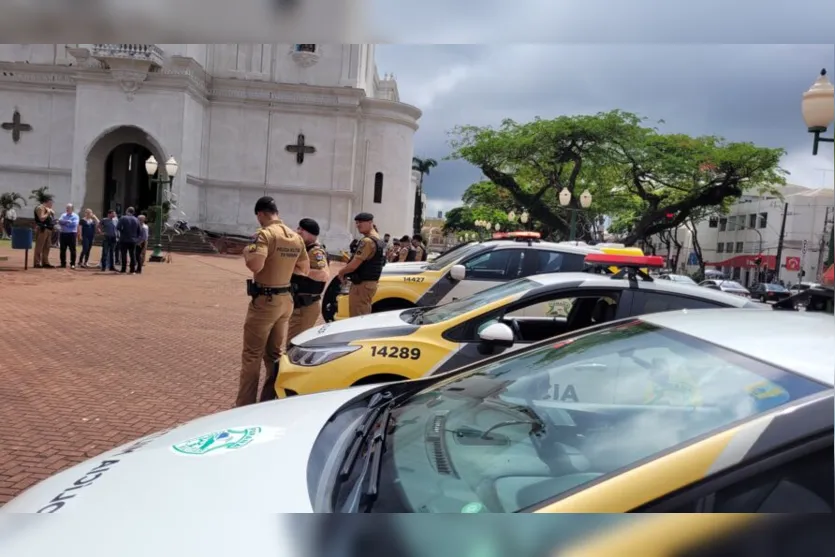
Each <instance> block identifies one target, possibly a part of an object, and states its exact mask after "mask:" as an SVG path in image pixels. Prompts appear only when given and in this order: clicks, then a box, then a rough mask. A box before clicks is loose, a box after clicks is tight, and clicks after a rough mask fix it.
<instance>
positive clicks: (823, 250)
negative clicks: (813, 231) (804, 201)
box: [815, 207, 831, 282]
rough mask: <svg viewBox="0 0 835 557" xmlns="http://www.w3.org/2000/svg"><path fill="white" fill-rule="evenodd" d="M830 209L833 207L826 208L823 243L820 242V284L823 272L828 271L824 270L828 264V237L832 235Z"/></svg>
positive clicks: (822, 235) (818, 274) (818, 265)
mask: <svg viewBox="0 0 835 557" xmlns="http://www.w3.org/2000/svg"><path fill="white" fill-rule="evenodd" d="M830 209H831V207H827V208H826V216H825V217H824V219H823V232H822V233H821V241H820V245H819V246H818V262H817V270H818V272H817V276H816V277H815V280H816V281H818V282H820V278H821V276H822V275H823V272H824V271H825V270H826V269H824V266H825V264H826V258H827V254H826V240H827V237H829V235H830V230H829V224H830V220H829V212H830ZM830 247H831V246H830Z"/></svg>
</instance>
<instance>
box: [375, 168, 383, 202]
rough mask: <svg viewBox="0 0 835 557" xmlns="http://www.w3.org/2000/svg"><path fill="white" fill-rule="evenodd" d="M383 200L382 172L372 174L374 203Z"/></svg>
mask: <svg viewBox="0 0 835 557" xmlns="http://www.w3.org/2000/svg"><path fill="white" fill-rule="evenodd" d="M382 202H383V173H382V172H378V173H377V174H375V175H374V203H382Z"/></svg>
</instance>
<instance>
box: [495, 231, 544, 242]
mask: <svg viewBox="0 0 835 557" xmlns="http://www.w3.org/2000/svg"><path fill="white" fill-rule="evenodd" d="M540 238H542V234H540V233H539V232H494V233H493V239H494V240H505V239H514V240H516V239H532V240H539V239H540Z"/></svg>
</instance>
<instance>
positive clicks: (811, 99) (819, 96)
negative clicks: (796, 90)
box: [800, 69, 835, 132]
mask: <svg viewBox="0 0 835 557" xmlns="http://www.w3.org/2000/svg"><path fill="white" fill-rule="evenodd" d="M800 110H801V112H802V113H803V119H804V120H805V121H806V127H807V128H809V131H810V132H814V131H826V128H828V127H829V125H830V124H831V123H832V120H835V87H833V86H832V82H831V81H829V78H827V77H826V70H825V69H823V70H821V74H820V76H819V77H818V79H817V80H815V82H814V83H813V84H812V86H811V87H810V88H809V90H808V91H806V92H805V93H803V101H802V102H801V103H800Z"/></svg>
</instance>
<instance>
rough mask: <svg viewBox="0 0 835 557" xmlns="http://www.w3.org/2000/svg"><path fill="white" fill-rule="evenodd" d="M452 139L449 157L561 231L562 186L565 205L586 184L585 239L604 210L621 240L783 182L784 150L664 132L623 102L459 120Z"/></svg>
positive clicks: (564, 214)
mask: <svg viewBox="0 0 835 557" xmlns="http://www.w3.org/2000/svg"><path fill="white" fill-rule="evenodd" d="M451 146H452V148H453V153H452V155H451V158H454V159H462V160H466V161H468V162H470V163H471V164H473V165H475V166H477V167H478V168H479V169H480V170H481V171H482V173H483V174H484V176H485V177H486V178H487V179H488V180H490V181H491V182H492V183H493V184H495V185H496V186H497V187H498V188H500V189H502V190H504V191H506V192H508V193H510V195H511V196H512V197H513V200H514V202H515V204H516V205H517V206H522V207H524V208H525V209H527V210H528V212H529V213H530V215H531V216H532V218H533V219H535V220H537V221H539V222H541V223H543V224H544V225H546V226H547V227H549V228H551V229H553V230H554V231H555V232H556V233H557V235H558V236H562V237H566V236H568V228H569V221H570V212H569V211H566V210H564V209H563V208H562V207H561V206H560V205H559V200H558V195H559V192H560V191H561V190H562V189H563V188H565V189H567V190H568V191H569V192H570V193H571V195H572V196H571V202H570V205H569V206H570V207H571V208H573V209H579V208H580V207H579V197H580V194H581V193H582V192H583V191H584V190H585V189H588V190H589V192H590V193H591V194H592V197H593V202H592V206H591V207H590V209H589V210H583V211H579V212H578V215H579V217H580V218H579V220H580V230H579V233H578V237H580V238H582V237H584V236H586V237H588V232H587V231H588V230H590V229H591V228H592V227H593V224H594V222H595V220H596V219H598V218H599V217H600V216H601V215H610V216H611V217H612V220H613V226H612V228H613V229H614V230H620V231H621V232H622V233H623V236H624V237H623V241H624V243H626V244H627V245H633V244H634V243H635V242H637V241H638V240H640V239H644V238H647V237H649V236H652V235H654V234H658V233H659V232H662V231H664V230H668V229H671V228H676V227H678V226H680V225H681V224H683V223H684V221H685V220H686V219H687V218H688V216H689V215H690V214H691V213H692V212H693V211H694V210H696V209H699V208H702V207H711V206H718V205H721V204H722V203H723V202H724V200H726V199H728V198H735V197H739V196H740V195H742V193H743V191H747V190H756V191H761V192H770V193H776V192H777V191H778V189H779V186H780V185H781V184H783V183H784V182H785V180H784V176H785V172H784V171H783V170H782V169H780V168H779V161H780V157H781V156H782V155H783V150H782V149H768V148H762V147H757V146H755V145H753V144H750V143H727V142H725V141H724V140H723V139H721V138H718V137H713V136H706V137H698V138H693V137H690V136H687V135H683V134H662V133H660V132H659V131H658V130H657V129H656V128H655V127H650V126H647V125H645V119H643V118H640V117H638V116H636V115H634V114H630V113H628V112H623V111H619V110H614V111H611V112H605V113H599V114H596V115H590V116H589V115H582V116H560V117H558V118H555V119H552V120H543V119H540V118H537V119H535V120H534V121H532V122H528V123H524V124H520V123H517V122H514V121H513V120H505V121H504V122H502V124H501V126H499V127H498V128H492V127H478V126H460V127H457V128H455V129H454V130H453V132H452V139H451ZM668 215H672V218H669V217H668Z"/></svg>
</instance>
